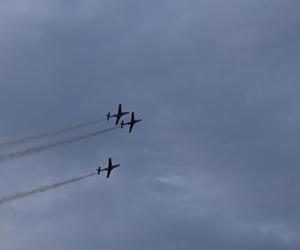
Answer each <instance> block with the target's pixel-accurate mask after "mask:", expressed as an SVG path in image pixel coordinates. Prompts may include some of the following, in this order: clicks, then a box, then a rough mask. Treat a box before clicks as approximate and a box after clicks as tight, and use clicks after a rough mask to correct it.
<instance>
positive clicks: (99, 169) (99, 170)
mask: <svg viewBox="0 0 300 250" xmlns="http://www.w3.org/2000/svg"><path fill="white" fill-rule="evenodd" d="M96 170H97V172H98V175H99V174H100V173H101V170H102V169H101V167H100V166H99V167H98V168H97V169H96Z"/></svg>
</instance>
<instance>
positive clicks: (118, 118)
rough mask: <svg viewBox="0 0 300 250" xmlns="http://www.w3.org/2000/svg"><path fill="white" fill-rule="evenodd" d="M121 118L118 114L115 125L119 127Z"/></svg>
mask: <svg viewBox="0 0 300 250" xmlns="http://www.w3.org/2000/svg"><path fill="white" fill-rule="evenodd" d="M120 118H121V116H120V115H119V114H118V115H117V119H116V123H115V125H118V123H119V121H120Z"/></svg>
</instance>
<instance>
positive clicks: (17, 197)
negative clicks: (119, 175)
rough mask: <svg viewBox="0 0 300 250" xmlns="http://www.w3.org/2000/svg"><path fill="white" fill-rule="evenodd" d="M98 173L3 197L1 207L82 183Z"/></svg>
mask: <svg viewBox="0 0 300 250" xmlns="http://www.w3.org/2000/svg"><path fill="white" fill-rule="evenodd" d="M96 174H97V173H91V174H87V175H83V176H80V177H76V178H72V179H69V180H66V181H62V182H58V183H54V184H50V185H46V186H42V187H39V188H36V189H33V190H31V191H27V192H21V193H16V194H13V195H8V196H3V197H2V198H0V205H2V204H4V203H8V202H13V201H15V200H20V199H24V198H26V197H27V196H31V195H34V194H37V193H43V192H47V191H48V190H51V189H55V188H58V187H61V186H64V185H67V184H70V183H73V182H77V181H80V180H82V179H85V178H88V177H91V176H93V175H96Z"/></svg>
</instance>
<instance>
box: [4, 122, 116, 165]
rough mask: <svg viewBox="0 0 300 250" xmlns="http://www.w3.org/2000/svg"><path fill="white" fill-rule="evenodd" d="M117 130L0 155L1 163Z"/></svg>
mask: <svg viewBox="0 0 300 250" xmlns="http://www.w3.org/2000/svg"><path fill="white" fill-rule="evenodd" d="M116 128H118V126H116V127H113V128H109V129H104V130H99V131H96V132H93V133H89V134H85V135H81V136H77V137H73V138H69V139H66V140H62V141H58V142H53V143H49V144H42V145H39V146H36V147H32V148H28V149H24V150H19V151H16V152H13V153H8V154H4V155H0V162H3V161H8V160H13V159H16V158H20V157H25V156H29V155H32V154H37V153H41V152H43V151H46V150H48V149H51V148H56V147H61V146H64V145H67V144H71V143H75V142H78V141H81V140H84V139H88V138H91V137H95V136H99V135H101V134H104V133H107V132H110V131H112V130H114V129H116Z"/></svg>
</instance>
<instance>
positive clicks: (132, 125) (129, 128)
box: [129, 123, 134, 133]
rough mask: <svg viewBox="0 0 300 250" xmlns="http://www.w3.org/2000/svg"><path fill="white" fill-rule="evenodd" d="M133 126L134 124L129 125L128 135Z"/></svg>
mask: <svg viewBox="0 0 300 250" xmlns="http://www.w3.org/2000/svg"><path fill="white" fill-rule="evenodd" d="M133 126H134V123H130V127H129V133H131V131H132V128H133Z"/></svg>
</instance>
